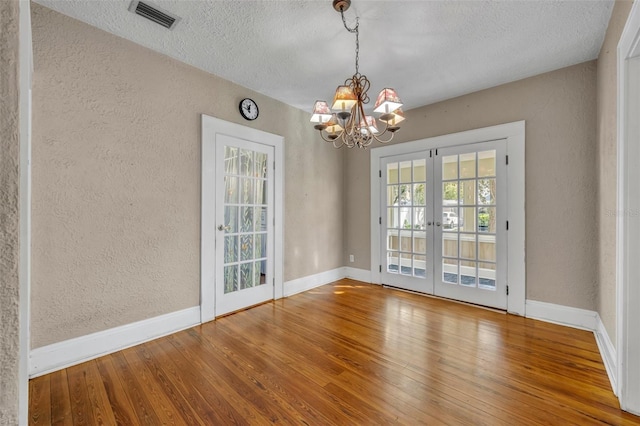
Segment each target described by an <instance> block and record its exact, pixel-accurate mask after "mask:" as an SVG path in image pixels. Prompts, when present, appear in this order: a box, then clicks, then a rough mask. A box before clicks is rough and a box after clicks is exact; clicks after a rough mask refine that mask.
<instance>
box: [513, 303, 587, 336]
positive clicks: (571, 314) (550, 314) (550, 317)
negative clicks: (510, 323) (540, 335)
mask: <svg viewBox="0 0 640 426" xmlns="http://www.w3.org/2000/svg"><path fill="white" fill-rule="evenodd" d="M597 315H598V313H597V312H594V311H589V310H586V309H578V308H572V307H570V306H563V305H556V304H553V303H546V302H537V301H535V300H527V301H526V302H525V316H526V317H527V318H532V319H537V320H540V321H546V322H551V323H554V324H560V325H566V326H569V327H573V328H579V329H581V330H589V331H595V329H596V316H597Z"/></svg>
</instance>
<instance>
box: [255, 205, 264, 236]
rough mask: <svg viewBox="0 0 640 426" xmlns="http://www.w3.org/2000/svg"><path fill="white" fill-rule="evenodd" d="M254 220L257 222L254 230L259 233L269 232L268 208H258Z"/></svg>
mask: <svg viewBox="0 0 640 426" xmlns="http://www.w3.org/2000/svg"><path fill="white" fill-rule="evenodd" d="M253 219H254V220H255V228H254V229H255V230H256V231H257V232H261V231H266V230H267V208H266V207H256V210H255V212H254V215H253Z"/></svg>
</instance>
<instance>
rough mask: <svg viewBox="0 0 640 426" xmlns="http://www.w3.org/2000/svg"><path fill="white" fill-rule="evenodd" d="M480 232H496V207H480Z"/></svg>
mask: <svg viewBox="0 0 640 426" xmlns="http://www.w3.org/2000/svg"><path fill="white" fill-rule="evenodd" d="M478 232H490V233H495V232H496V208H495V207H480V208H478Z"/></svg>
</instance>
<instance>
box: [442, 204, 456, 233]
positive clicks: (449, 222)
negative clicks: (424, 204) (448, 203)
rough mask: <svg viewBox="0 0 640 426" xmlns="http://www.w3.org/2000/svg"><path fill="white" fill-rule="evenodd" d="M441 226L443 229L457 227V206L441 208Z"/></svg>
mask: <svg viewBox="0 0 640 426" xmlns="http://www.w3.org/2000/svg"><path fill="white" fill-rule="evenodd" d="M442 227H443V228H444V229H445V230H456V229H458V208H457V207H443V208H442Z"/></svg>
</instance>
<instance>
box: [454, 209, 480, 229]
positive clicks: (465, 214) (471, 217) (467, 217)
mask: <svg viewBox="0 0 640 426" xmlns="http://www.w3.org/2000/svg"><path fill="white" fill-rule="evenodd" d="M458 229H460V231H462V232H476V208H475V207H463V208H461V209H460V216H459V217H458Z"/></svg>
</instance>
